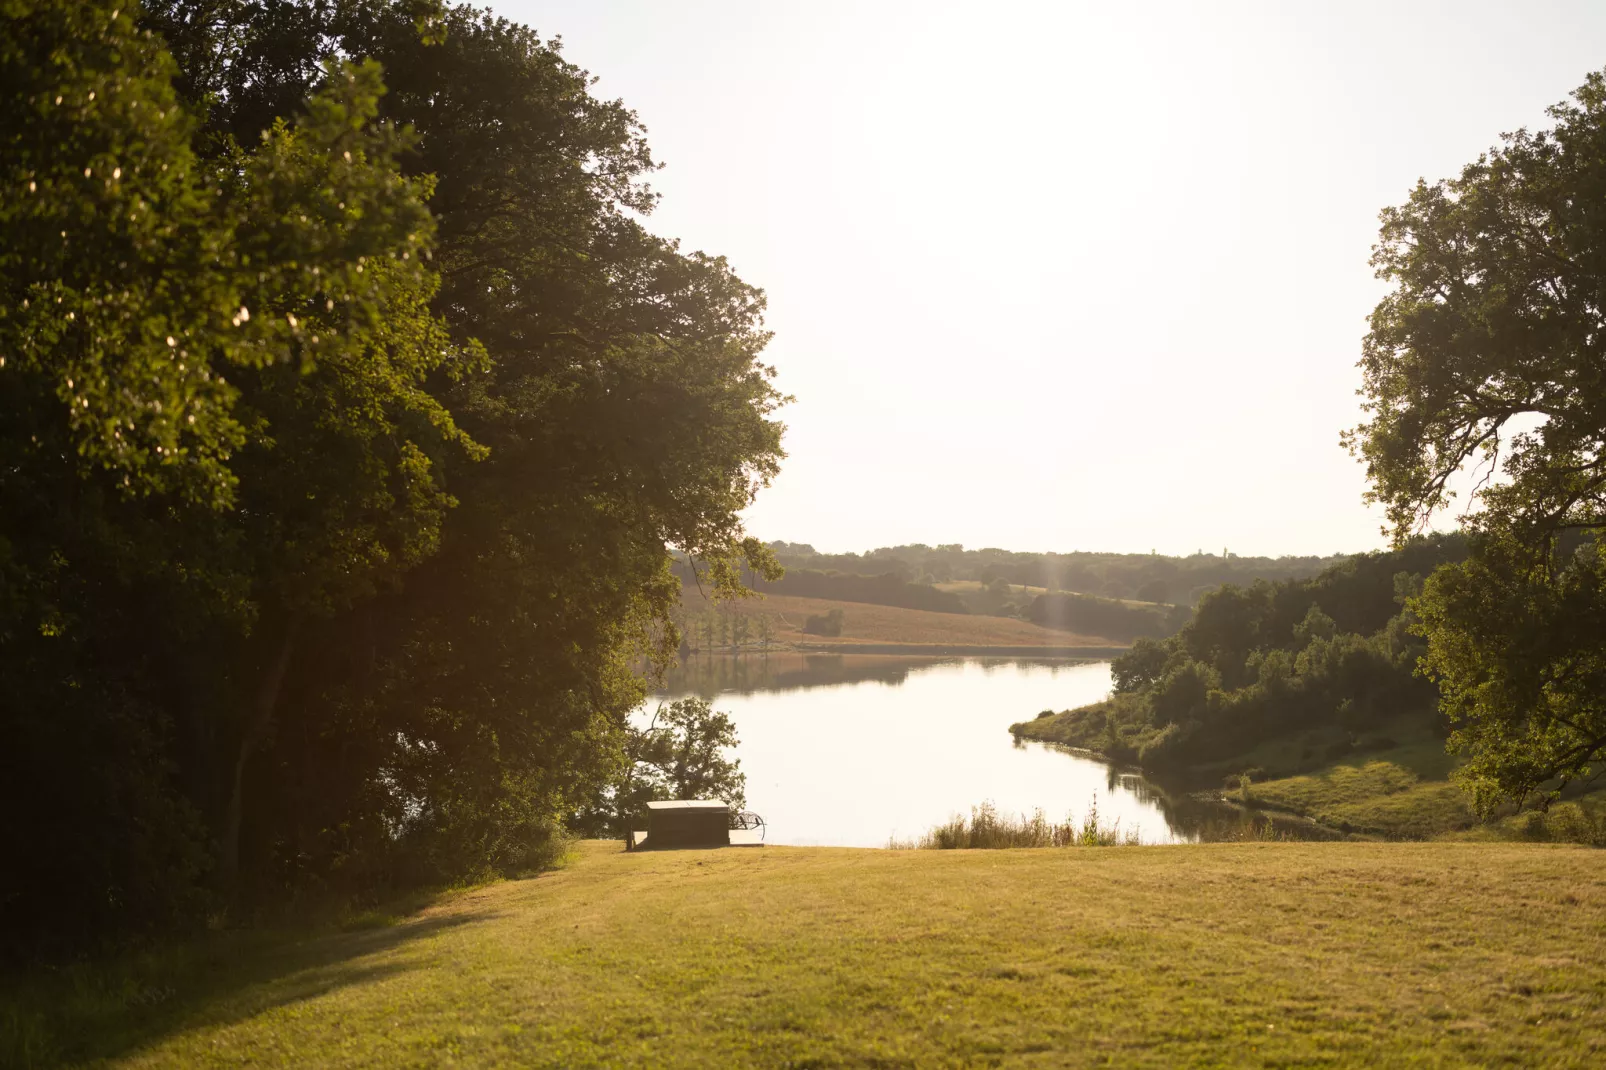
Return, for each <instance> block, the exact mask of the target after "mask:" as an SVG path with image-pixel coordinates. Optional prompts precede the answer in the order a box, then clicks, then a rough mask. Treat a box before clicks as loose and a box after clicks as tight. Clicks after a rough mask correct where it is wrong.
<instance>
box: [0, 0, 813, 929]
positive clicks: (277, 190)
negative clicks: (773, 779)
mask: <svg viewBox="0 0 1606 1070" xmlns="http://www.w3.org/2000/svg"><path fill="white" fill-rule="evenodd" d="M0 144H3V146H4V150H3V152H0V185H3V188H4V191H5V192H4V194H3V196H0V289H3V290H4V299H3V300H0V415H3V419H0V696H3V698H0V702H3V704H4V705H3V718H4V727H5V745H4V746H3V747H0V755H3V757H0V811H3V812H4V813H5V815H6V818H5V821H4V822H0V829H3V830H4V831H3V832H0V838H3V841H0V944H3V945H4V947H5V948H6V950H7V951H8V952H18V953H22V952H25V951H28V950H30V949H31V950H38V949H40V948H45V947H56V948H63V947H68V946H79V945H82V944H83V943H85V942H86V941H91V940H94V939H97V938H101V937H105V936H107V935H115V934H125V933H129V932H134V931H139V930H142V929H146V928H150V927H155V926H161V925H170V924H176V923H185V922H192V921H195V920H197V919H200V918H203V917H204V916H206V915H207V914H208V913H209V912H211V911H214V910H215V909H217V907H218V906H219V905H221V904H233V905H234V906H235V907H236V908H237V909H243V910H250V909H252V908H253V904H262V903H267V902H275V901H285V900H293V899H295V898H297V897H300V896H303V895H307V894H317V893H320V892H331V891H334V892H340V891H354V890H355V891H361V890H364V889H373V888H376V887H383V886H387V885H389V886H394V885H398V884H405V883H412V882H420V881H424V882H431V881H451V880H461V879H466V878H472V877H475V876H477V875H485V874H494V873H509V872H515V871H519V870H522V869H527V868H531V867H537V866H540V865H543V864H545V863H546V862H548V861H549V860H550V859H551V857H552V856H553V853H554V852H555V851H556V850H558V849H559V846H560V843H559V841H560V837H561V835H562V833H563V829H564V827H565V824H566V823H567V822H569V821H571V820H573V819H574V816H575V815H576V814H579V813H582V812H583V811H585V810H586V808H587V807H588V806H592V804H593V803H594V801H595V799H596V797H597V793H598V792H599V791H604V790H605V788H606V785H608V784H610V783H613V782H615V781H616V779H617V777H618V776H620V775H621V774H622V773H623V771H625V770H627V769H628V768H629V767H630V762H629V761H628V756H627V754H626V748H627V744H628V742H629V740H630V738H631V737H630V736H629V735H628V733H627V732H626V729H625V722H626V715H627V714H628V712H629V711H630V710H632V709H633V708H635V707H636V706H637V705H638V704H639V703H640V701H641V700H642V698H643V697H644V694H645V683H644V681H643V679H642V677H641V675H640V674H639V672H637V671H636V669H635V667H636V666H637V665H638V664H640V661H641V659H642V658H643V657H644V656H645V657H647V658H649V659H653V658H658V659H664V658H667V656H668V655H669V654H670V652H672V650H673V646H674V643H675V636H674V630H673V628H672V626H671V625H670V624H669V611H670V609H671V608H672V606H673V605H674V603H675V601H676V598H677V596H678V594H679V587H680V585H679V583H678V582H676V580H675V577H674V575H673V573H672V572H671V558H670V554H669V548H670V547H674V548H676V549H677V550H679V551H681V552H684V553H689V554H691V555H694V556H695V557H696V558H697V559H698V560H699V561H700V562H702V563H703V564H704V567H705V582H708V583H711V584H712V585H714V586H715V587H716V588H718V589H721V590H725V591H729V590H732V589H733V588H734V587H735V586H736V584H737V570H738V567H744V568H746V569H748V570H750V571H753V572H756V573H757V574H759V575H768V574H773V573H774V572H775V571H776V567H775V565H774V562H773V556H772V555H771V554H770V553H769V552H768V550H767V549H765V548H764V547H763V546H762V544H760V543H758V542H757V541H756V540H753V539H751V538H749V537H747V536H746V535H745V533H744V532H743V530H742V526H741V522H740V518H739V514H740V512H741V510H742V509H743V508H744V507H745V506H746V505H747V504H748V503H749V502H750V501H751V499H752V496H753V493H754V492H755V490H756V489H757V488H758V487H759V486H761V485H763V484H764V483H765V482H767V481H768V479H769V478H770V477H771V476H772V475H773V473H774V472H775V471H776V470H777V465H778V462H779V459H780V457H781V455H782V454H781V449H780V431H781V429H780V425H779V424H778V423H777V422H776V420H775V418H774V410H775V409H776V407H777V405H778V404H779V403H780V402H781V400H782V399H781V398H780V397H779V395H778V394H777V393H776V391H775V390H774V389H773V387H772V385H771V376H772V374H773V372H772V370H771V369H770V368H768V367H767V366H766V365H765V364H763V363H762V361H761V360H760V355H761V352H762V350H763V349H764V346H765V344H766V341H767V339H768V335H767V333H766V332H765V331H764V330H763V328H762V323H761V316H762V312H763V308H764V297H763V294H762V292H761V291H759V290H756V289H754V288H753V287H751V286H749V285H747V284H746V283H744V282H743V281H742V280H741V279H739V278H737V277H736V276H735V274H734V273H733V272H732V271H731V269H730V267H729V265H727V264H726V262H725V261H724V260H723V259H721V258H719V257H713V256H707V255H704V254H702V253H691V252H687V251H685V250H682V249H681V248H679V247H678V246H677V245H676V243H674V242H672V241H667V240H664V239H662V238H659V237H656V236H654V235H653V234H652V233H651V232H650V231H649V230H647V229H646V228H645V226H644V225H643V223H642V221H641V220H642V217H643V216H644V215H645V214H646V213H648V212H650V211H651V209H652V207H653V204H654V200H655V195H654V193H653V192H652V190H651V188H650V187H649V186H648V185H647V184H646V179H647V178H648V176H649V175H650V174H651V172H652V171H653V169H654V168H655V167H656V164H655V162H654V160H653V157H652V155H651V153H650V151H649V150H648V147H647V144H646V142H645V140H644V137H643V130H642V128H641V126H640V124H639V123H638V122H637V120H636V118H635V116H634V115H633V114H632V113H631V112H630V111H629V110H628V109H626V108H625V107H624V106H623V105H622V104H621V103H619V102H610V101H606V100H602V99H599V98H597V97H595V96H593V95H592V92H591V79H590V77H589V76H588V75H587V74H586V72H584V71H582V70H580V69H578V68H576V67H575V66H573V65H572V64H570V63H568V62H567V61H565V60H564V58H563V56H562V55H561V53H560V52H559V50H558V48H557V45H556V44H555V43H552V42H545V41H543V40H541V38H540V37H539V36H538V35H537V34H536V33H535V32H534V31H533V30H531V29H529V28H527V27H524V26H521V25H517V24H515V23H512V22H508V21H506V20H503V19H497V18H494V17H493V16H491V15H490V14H489V13H488V12H485V11H481V10H477V9H475V8H472V7H466V6H453V7H442V6H440V5H439V4H438V3H435V2H431V0H395V2H390V0H349V2H340V3H329V2H325V0H280V2H274V3H262V2H249V0H221V2H215V3H211V2H209V3H197V2H193V0H150V2H149V3H147V4H146V5H145V6H143V7H141V6H139V5H137V4H135V3H131V2H128V0H116V2H99V0H16V2H14V3H9V4H7V5H6V6H5V8H4V10H3V11H0ZM655 739H656V737H655ZM661 742H662V741H659V742H657V743H654V746H659V744H660V743H661Z"/></svg>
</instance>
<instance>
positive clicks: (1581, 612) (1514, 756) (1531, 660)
mask: <svg viewBox="0 0 1606 1070" xmlns="http://www.w3.org/2000/svg"><path fill="white" fill-rule="evenodd" d="M1474 545H1475V546H1476V547H1477V552H1476V553H1475V554H1474V556H1472V557H1471V558H1470V559H1468V560H1467V561H1465V562H1463V563H1461V564H1459V565H1457V566H1455V567H1452V568H1445V569H1441V570H1440V571H1438V572H1436V573H1435V574H1434V575H1432V576H1430V577H1429V578H1428V581H1427V583H1426V584H1425V586H1424V588H1423V592H1422V595H1421V597H1420V598H1418V599H1416V600H1415V601H1414V602H1413V603H1412V605H1413V607H1414V608H1415V610H1416V612H1417V613H1418V614H1419V615H1420V617H1421V625H1420V628H1421V631H1422V634H1423V635H1424V636H1426V638H1427V640H1428V650H1427V654H1426V656H1425V657H1424V659H1423V668H1424V670H1425V671H1426V672H1427V673H1428V674H1430V675H1431V676H1432V677H1433V678H1434V679H1435V680H1437V681H1438V683H1439V686H1440V687H1441V689H1442V691H1443V694H1444V700H1443V704H1444V710H1445V713H1446V714H1447V715H1448V716H1449V718H1450V722H1451V724H1452V725H1453V726H1454V728H1455V731H1454V734H1453V735H1452V736H1451V737H1450V742H1451V746H1453V747H1455V748H1457V749H1460V750H1464V751H1466V752H1467V753H1468V759H1467V762H1466V764H1465V766H1464V767H1463V768H1462V769H1461V770H1460V774H1459V775H1460V776H1461V777H1462V778H1463V779H1464V780H1465V782H1466V784H1467V785H1468V787H1469V788H1470V789H1471V791H1472V793H1473V797H1474V799H1475V800H1476V802H1477V804H1478V808H1479V810H1480V811H1481V812H1483V813H1485V814H1488V813H1491V812H1492V811H1493V810H1494V809H1495V807H1496V806H1498V805H1499V803H1500V802H1501V801H1503V800H1505V799H1508V798H1515V799H1516V800H1517V801H1519V802H1521V801H1524V800H1527V799H1534V800H1535V801H1537V802H1538V803H1539V804H1540V805H1548V803H1549V802H1550V801H1552V800H1554V799H1556V798H1559V797H1560V794H1561V791H1562V790H1563V789H1564V788H1565V787H1566V786H1567V785H1568V784H1569V783H1571V782H1572V781H1574V780H1587V779H1588V778H1590V777H1591V776H1592V775H1593V774H1594V773H1595V772H1596V771H1597V770H1598V769H1599V768H1600V765H1601V762H1602V761H1603V760H1606V703H1603V702H1602V700H1601V698H1600V696H1601V694H1602V691H1601V688H1602V686H1603V685H1606V654H1603V652H1606V563H1603V562H1602V559H1601V553H1600V551H1599V549H1598V547H1597V546H1596V545H1595V544H1593V543H1590V544H1586V545H1584V546H1581V547H1579V548H1578V549H1577V550H1576V551H1575V552H1574V553H1573V554H1572V555H1570V557H1568V558H1565V559H1558V558H1557V557H1551V558H1550V559H1549V560H1546V559H1545V558H1540V559H1539V560H1538V561H1535V560H1534V559H1533V555H1531V554H1530V553H1528V552H1526V551H1525V550H1524V549H1523V548H1521V547H1517V546H1514V545H1512V544H1510V543H1509V542H1503V541H1497V540H1495V539H1493V538H1484V539H1480V540H1479V541H1478V542H1477V543H1475V544H1474Z"/></svg>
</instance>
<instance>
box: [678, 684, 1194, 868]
mask: <svg viewBox="0 0 1606 1070" xmlns="http://www.w3.org/2000/svg"><path fill="white" fill-rule="evenodd" d="M1109 690H1110V664H1109V662H1107V661H1105V662H1096V663H1072V662H1063V661H1061V662H1043V661H1038V662H1031V661H1020V660H1006V661H985V660H978V659H962V660H961V659H956V660H947V661H936V660H932V659H923V660H913V659H907V658H878V657H855V656H830V655H825V656H818V655H814V656H804V655H797V654H788V655H772V656H770V657H768V658H758V657H744V658H712V659H706V660H699V659H693V660H691V661H689V662H687V663H686V664H685V665H683V666H682V667H681V668H680V669H678V670H676V671H675V672H674V673H673V674H672V675H671V677H670V678H669V679H668V680H667V681H666V691H665V693H664V696H663V697H665V698H676V697H680V696H682V695H686V694H699V695H702V696H704V697H706V698H710V699H713V700H714V706H715V708H716V709H720V710H724V711H726V712H727V713H729V714H730V715H731V718H732V720H733V721H735V723H736V728H737V731H738V733H739V734H740V736H741V745H740V747H739V748H738V751H737V753H738V756H739V757H740V758H741V762H742V770H743V771H744V772H745V773H746V774H747V805H748V807H749V809H752V810H756V811H757V812H758V813H760V814H762V815H763V816H764V819H765V821H766V822H767V823H768V825H769V833H768V841H769V842H771V843H786V844H824V845H837V846H852V847H884V846H886V844H887V841H888V840H889V839H891V838H898V839H912V838H915V837H917V836H919V835H920V834H921V833H923V832H925V831H926V830H927V829H929V828H931V826H933V825H935V824H937V823H939V822H942V821H944V820H946V819H947V818H949V817H950V816H951V815H953V814H955V813H968V811H969V810H970V808H971V807H972V806H973V805H975V804H977V803H981V802H984V801H991V802H992V803H993V804H994V805H995V806H997V807H998V808H999V809H1000V810H1002V811H1009V812H1030V811H1032V810H1034V809H1037V808H1039V807H1041V808H1042V809H1043V811H1044V812H1045V813H1046V814H1047V815H1048V816H1049V817H1050V818H1052V819H1055V820H1064V819H1065V818H1066V817H1067V816H1073V817H1075V818H1077V819H1080V817H1081V816H1082V815H1083V814H1085V813H1086V812H1087V809H1088V807H1089V806H1090V805H1092V804H1093V802H1094V799H1095V797H1096V798H1097V805H1098V810H1099V817H1100V819H1101V820H1102V821H1103V822H1104V823H1106V824H1108V823H1111V822H1114V821H1116V820H1119V821H1120V827H1121V828H1122V829H1123V830H1132V829H1135V830H1137V832H1138V834H1139V835H1140V836H1141V837H1142V839H1143V840H1144V841H1145V842H1151V843H1165V842H1171V841H1173V840H1176V839H1189V838H1192V837H1191V836H1190V835H1188V834H1187V833H1185V832H1183V831H1181V830H1180V829H1178V830H1177V831H1175V832H1173V829H1172V826H1171V823H1170V821H1168V819H1167V816H1166V813H1165V811H1164V810H1162V808H1161V803H1162V802H1163V797H1162V796H1161V795H1160V794H1159V793H1158V792H1156V791H1154V790H1153V789H1152V788H1151V787H1150V786H1149V785H1148V784H1147V783H1146V782H1145V781H1144V780H1143V779H1142V778H1141V777H1136V776H1127V775H1121V774H1117V773H1115V772H1114V771H1113V770H1112V769H1111V768H1110V767H1109V766H1107V765H1105V764H1104V763H1102V762H1096V761H1092V760H1090V759H1087V758H1083V757H1079V756H1077V755H1073V754H1071V753H1069V752H1067V751H1063V750H1057V749H1054V748H1051V747H1047V746H1044V745H1042V744H1039V743H1029V742H1022V743H1017V742H1016V741H1015V740H1014V738H1013V737H1012V736H1011V735H1010V734H1009V726H1010V725H1011V724H1013V723H1014V722H1016V721H1022V720H1027V719H1030V718H1032V717H1034V716H1036V715H1037V713H1038V712H1039V711H1041V710H1045V709H1053V710H1063V709H1067V708H1069V707H1072V706H1081V705H1085V704H1086V703H1089V702H1095V701H1097V700H1099V699H1101V698H1103V697H1104V696H1105V695H1107V694H1108V693H1109Z"/></svg>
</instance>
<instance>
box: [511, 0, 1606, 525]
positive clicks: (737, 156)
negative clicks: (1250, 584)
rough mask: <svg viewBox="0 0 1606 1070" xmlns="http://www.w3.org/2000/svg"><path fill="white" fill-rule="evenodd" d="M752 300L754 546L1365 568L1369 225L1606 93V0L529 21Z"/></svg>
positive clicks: (662, 214) (534, 2) (859, 6)
mask: <svg viewBox="0 0 1606 1070" xmlns="http://www.w3.org/2000/svg"><path fill="white" fill-rule="evenodd" d="M496 11H497V13H498V14H502V15H506V16H508V17H511V18H514V19H517V20H519V21H521V22H526V23H528V24H530V25H532V26H534V27H536V28H537V29H538V30H540V31H541V32H542V34H543V35H545V36H552V35H561V36H562V38H563V41H564V51H565V54H566V55H567V56H568V57H569V58H570V59H571V60H572V61H574V62H576V63H578V64H580V65H581V66H584V67H586V68H587V69H589V70H590V71H591V72H592V73H594V74H596V75H598V76H599V77H600V79H601V81H600V83H599V84H598V86H597V88H596V92H598V93H599V94H602V95H605V96H608V97H619V98H622V99H623V100H624V101H625V102H626V103H627V104H629V105H630V106H631V107H632V108H634V109H635V110H636V111H637V113H638V114H639V115H640V117H641V119H642V121H643V122H644V123H645V124H646V126H647V128H648V134H649V140H650V142H651V144H652V146H653V149H654V151H655V153H656V154H657V156H658V157H659V159H661V160H663V161H664V162H665V163H666V164H667V167H666V168H665V169H664V170H663V171H662V172H660V173H659V174H658V175H657V177H656V179H655V181H654V185H655V186H656V187H657V188H658V189H659V190H660V191H661V192H662V193H663V195H664V196H663V203H662V207H661V208H660V209H659V210H658V211H657V212H656V213H655V214H654V216H653V219H652V226H653V228H654V229H655V230H656V231H657V232H658V233H661V234H664V235H666V236H673V237H679V238H681V239H682V240H683V241H684V242H685V244H686V246H687V247H689V248H694V249H703V250H706V251H708V252H712V253H722V254H724V255H726V256H728V257H729V258H730V260H731V262H732V263H733V264H734V265H735V267H736V269H737V271H738V272H739V273H740V274H741V275H742V277H743V278H745V279H747V280H748V281H749V282H751V283H754V284H756V285H759V286H762V287H764V288H765V289H766V291H767V292H768V294H769V301H770V305H769V307H770V313H769V317H768V322H769V325H770V327H771V328H772V329H773V330H775V331H776V338H775V341H774V343H773V344H772V346H771V349H770V350H769V354H768V355H769V358H770V360H771V362H772V363H774V364H775V365H777V367H778V368H779V370H780V383H781V386H782V387H783V389H784V390H786V391H787V392H789V393H791V394H793V395H795V396H796V398H797V400H796V402H795V403H794V404H793V405H791V406H788V407H787V409H786V410H785V414H784V415H785V420H786V423H787V425H788V432H787V436H786V448H787V450H788V452H789V455H790V456H789V458H788V459H787V461H786V462H785V466H784V471H783V474H782V475H781V477H780V479H779V480H778V481H777V482H776V483H775V485H774V486H773V487H772V488H770V489H769V490H768V491H766V492H765V493H764V494H762V495H761V496H760V498H759V500H758V503H757V505H756V506H754V508H753V509H752V510H751V511H750V513H749V526H750V527H751V529H752V530H753V531H754V533H755V534H758V535H760V536H761V537H763V538H767V539H769V538H784V539H788V540H794V541H805V542H812V543H814V544H815V545H816V546H818V547H820V548H821V549H830V550H862V549H867V548H870V547H874V546H884V545H890V544H894V543H902V542H927V543H939V542H962V543H964V544H966V545H967V546H1001V547H1005V548H1009V549H1017V550H1061V551H1068V550H1125V551H1147V550H1149V549H1151V548H1158V549H1159V550H1161V551H1162V552H1177V553H1189V552H1192V551H1194V550H1196V549H1199V548H1201V547H1202V548H1206V549H1211V550H1216V549H1219V548H1220V547H1222V546H1227V547H1229V548H1230V549H1232V550H1233V551H1234V552H1238V553H1245V554H1250V553H1266V554H1280V553H1330V552H1336V551H1348V550H1360V549H1368V548H1372V547H1375V546H1378V545H1381V543H1382V539H1381V537H1380V536H1379V534H1378V530H1377V529H1378V524H1379V516H1378V514H1377V513H1376V512H1375V511H1369V510H1368V509H1367V508H1366V507H1365V506H1364V505H1363V504H1362V502H1361V494H1362V491H1363V490H1364V474H1363V471H1362V469H1361V467H1360V466H1359V465H1358V464H1357V463H1356V462H1355V461H1354V460H1353V459H1352V458H1350V457H1349V456H1348V454H1347V453H1345V451H1344V450H1342V449H1341V448H1340V447H1339V445H1338V433H1339V431H1340V430H1341V429H1342V428H1345V427H1348V426H1351V425H1353V424H1354V423H1355V422H1356V421H1357V419H1358V416H1359V413H1358V410H1357V404H1358V402H1357V399H1356V397H1355V394H1354V391H1355V388H1356V387H1357V386H1358V385H1359V377H1358V373H1357V371H1356V369H1355V366H1354V365H1355V361H1356V360H1357V358H1358V356H1359V347H1360V339H1361V336H1362V334H1363V333H1364V332H1365V329H1366V326H1365V317H1366V315H1367V313H1368V312H1369V311H1370V309H1371V307H1372V305H1373V304H1374V303H1375V302H1376V300H1377V298H1378V296H1379V294H1380V293H1381V289H1380V287H1381V284H1380V283H1378V282H1377V281H1376V280H1375V279H1373V278H1372V275H1371V269H1370V268H1369V267H1368V266H1367V257H1368V255H1369V250H1370V247H1371V244H1372V241H1373V239H1374V238H1375V236H1376V229H1377V213H1378V211H1379V209H1381V208H1382V207H1383V206H1384V205H1387V204H1394V203H1398V202H1399V201H1401V200H1403V198H1404V196H1405V194H1406V192H1407V190H1408V189H1409V187H1410V185H1411V184H1412V183H1413V182H1415V180H1416V179H1417V178H1418V177H1427V178H1428V179H1430V180H1431V179H1435V178H1439V177H1443V176H1447V175H1450V174H1453V173H1454V172H1456V171H1457V170H1458V169H1459V168H1460V166H1461V165H1462V164H1464V163H1466V162H1468V161H1469V160H1471V159H1472V158H1474V157H1475V156H1476V155H1477V154H1478V153H1479V152H1480V151H1482V150H1483V149H1485V148H1487V147H1488V146H1489V145H1490V144H1492V143H1493V142H1494V141H1495V140H1496V139H1497V137H1498V135H1499V133H1500V132H1501V131H1502V130H1509V129H1513V128H1515V127H1518V126H1523V125H1528V126H1537V125H1543V122H1544V114H1543V113H1544V108H1545V107H1546V106H1547V105H1549V104H1552V103H1554V102H1556V101H1558V100H1561V99H1562V98H1564V97H1565V96H1566V95H1567V93H1568V92H1570V91H1571V90H1572V89H1573V88H1575V87H1576V86H1577V85H1578V84H1579V83H1580V82H1582V80H1583V77H1584V75H1585V73H1586V72H1587V71H1589V70H1591V69H1597V68H1600V67H1603V66H1606V3H1601V2H1599V0H1595V2H1577V3H1535V2H1524V3H1518V2H1512V3H1500V4H1490V3H1468V2H1453V3H1404V2H1394V3H1379V4H1366V3H1356V2H1346V3H1342V4H1337V3H1335V4H1323V5H1318V4H1313V3H1292V2H1290V3H1283V4H1271V3H1263V4H1242V3H1181V4H1136V3H1123V4H1098V5H1093V4H1073V3H1044V4H1005V3H998V2H990V3H973V4H938V3H933V2H929V0H928V2H923V3H917V4H893V3H874V2H864V3H823V2H820V0H811V2H809V3H794V4H785V5H783V4H780V3H663V2H642V3H622V2H621V3H605V2H598V0H571V2H547V0H521V2H518V3H511V4H507V3H504V4H501V5H498V6H497V7H496Z"/></svg>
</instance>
